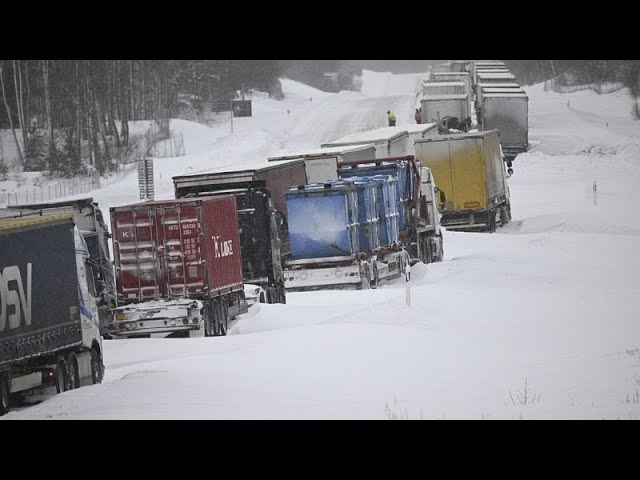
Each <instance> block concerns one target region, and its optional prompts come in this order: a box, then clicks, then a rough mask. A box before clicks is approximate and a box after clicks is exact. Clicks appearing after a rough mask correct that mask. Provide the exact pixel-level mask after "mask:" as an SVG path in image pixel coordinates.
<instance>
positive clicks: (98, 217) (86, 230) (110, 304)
mask: <svg viewBox="0 0 640 480" xmlns="http://www.w3.org/2000/svg"><path fill="white" fill-rule="evenodd" d="M8 209H10V210H11V211H14V212H16V214H18V215H48V214H62V215H72V216H73V219H74V222H75V224H76V227H77V228H78V230H79V231H80V234H81V235H82V236H83V238H84V240H85V242H86V244H87V247H88V248H89V267H90V268H89V270H88V273H90V274H91V275H92V276H93V281H94V282H95V284H96V287H97V289H98V293H99V299H98V316H99V317H100V333H101V334H102V336H103V337H104V338H107V339H108V338H111V337H110V330H109V324H110V322H111V309H112V308H115V306H116V302H117V297H116V282H115V277H114V275H113V264H112V261H111V255H110V254H109V241H110V240H109V239H110V238H111V234H110V233H109V228H108V227H107V224H106V223H105V222H104V216H103V214H102V211H101V210H100V207H99V205H98V203H97V202H95V201H94V200H93V198H90V197H88V198H81V199H77V200H66V201H60V202H51V203H36V204H29V205H12V206H9V207H8Z"/></svg>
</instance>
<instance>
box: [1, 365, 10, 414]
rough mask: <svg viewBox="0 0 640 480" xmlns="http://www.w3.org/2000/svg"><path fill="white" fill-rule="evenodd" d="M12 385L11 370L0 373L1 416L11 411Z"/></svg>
mask: <svg viewBox="0 0 640 480" xmlns="http://www.w3.org/2000/svg"><path fill="white" fill-rule="evenodd" d="M10 400H11V387H10V380H9V372H4V373H0V416H2V415H4V414H6V413H7V412H9V404H10V403H11V402H10Z"/></svg>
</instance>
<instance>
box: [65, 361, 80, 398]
mask: <svg viewBox="0 0 640 480" xmlns="http://www.w3.org/2000/svg"><path fill="white" fill-rule="evenodd" d="M67 365H68V370H69V390H74V389H76V388H80V370H79V368H78V359H77V357H76V354H75V353H73V352H72V353H70V354H69V358H67Z"/></svg>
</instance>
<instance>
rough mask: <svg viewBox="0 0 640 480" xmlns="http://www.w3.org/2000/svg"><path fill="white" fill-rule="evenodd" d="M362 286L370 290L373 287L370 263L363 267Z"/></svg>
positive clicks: (363, 288)
mask: <svg viewBox="0 0 640 480" xmlns="http://www.w3.org/2000/svg"><path fill="white" fill-rule="evenodd" d="M360 288H361V289H362V290H369V288H371V270H370V269H369V264H365V265H364V266H363V268H362V275H361V279H360Z"/></svg>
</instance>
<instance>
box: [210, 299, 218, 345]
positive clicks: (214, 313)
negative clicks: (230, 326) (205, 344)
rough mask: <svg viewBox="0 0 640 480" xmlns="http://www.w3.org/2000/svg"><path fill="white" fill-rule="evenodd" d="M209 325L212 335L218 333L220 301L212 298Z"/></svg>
mask: <svg viewBox="0 0 640 480" xmlns="http://www.w3.org/2000/svg"><path fill="white" fill-rule="evenodd" d="M211 326H212V333H213V336H214V337H217V336H218V335H220V303H219V302H218V300H213V301H212V303H211Z"/></svg>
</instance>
